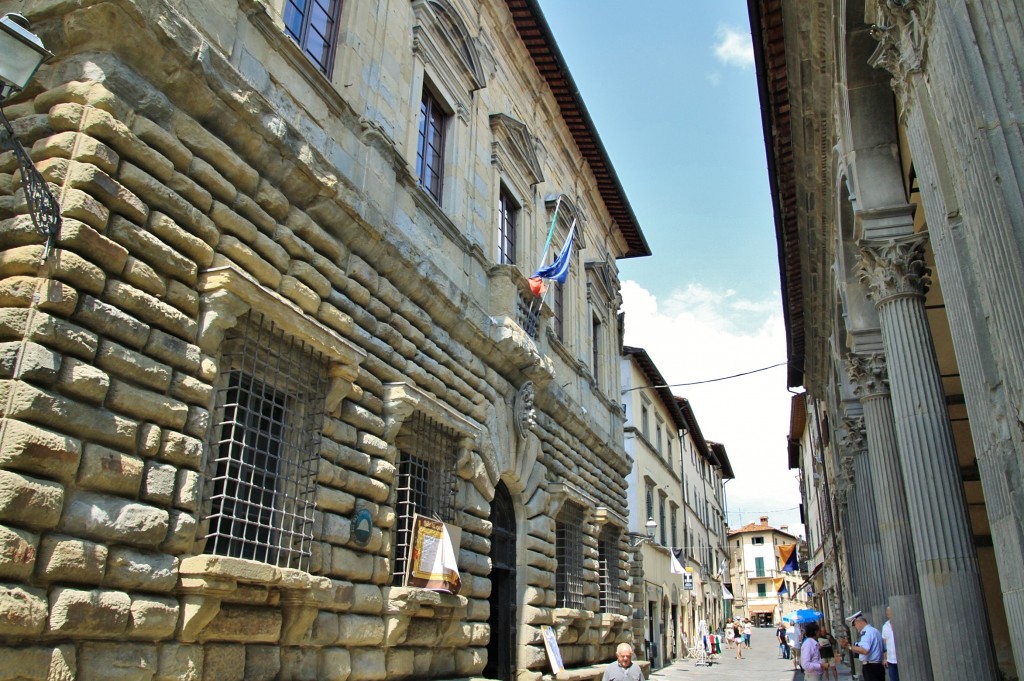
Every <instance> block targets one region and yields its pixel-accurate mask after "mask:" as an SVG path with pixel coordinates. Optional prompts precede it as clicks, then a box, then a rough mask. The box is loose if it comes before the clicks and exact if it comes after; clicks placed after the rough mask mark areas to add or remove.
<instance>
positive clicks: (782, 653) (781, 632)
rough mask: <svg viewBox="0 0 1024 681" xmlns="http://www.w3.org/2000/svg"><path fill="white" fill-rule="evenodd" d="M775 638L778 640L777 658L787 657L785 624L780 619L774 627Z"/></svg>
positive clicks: (787, 646)
mask: <svg viewBox="0 0 1024 681" xmlns="http://www.w3.org/2000/svg"><path fill="white" fill-rule="evenodd" d="M775 638H777V639H778V640H779V658H780V659H783V660H788V659H789V642H788V641H787V640H786V626H785V625H784V624H783V623H782V621H781V620H780V621H779V623H778V624H777V625H776V628H775Z"/></svg>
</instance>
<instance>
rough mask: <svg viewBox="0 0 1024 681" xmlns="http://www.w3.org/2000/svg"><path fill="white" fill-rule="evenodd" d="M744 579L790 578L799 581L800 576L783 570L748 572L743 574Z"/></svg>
mask: <svg viewBox="0 0 1024 681" xmlns="http://www.w3.org/2000/svg"><path fill="white" fill-rule="evenodd" d="M740 574H742V575H743V576H744V577H746V578H747V579H748V580H750V579H775V578H777V577H789V578H791V579H799V577H800V575H799V574H797V573H796V572H783V571H782V570H747V571H746V572H741V573H740Z"/></svg>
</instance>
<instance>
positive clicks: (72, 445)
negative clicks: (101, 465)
mask: <svg viewBox="0 0 1024 681" xmlns="http://www.w3.org/2000/svg"><path fill="white" fill-rule="evenodd" d="M66 368H67V367H66V366H65V369H66ZM5 429H6V431H5V433H4V438H3V440H2V442H0V468H6V469H13V470H17V471H21V472H24V473H30V474H32V475H38V476H41V477H44V478H51V479H54V480H58V481H60V482H64V483H67V482H70V481H71V480H74V476H75V471H77V470H78V464H79V460H80V459H81V456H82V451H81V443H80V442H79V441H78V440H77V439H75V438H72V437H68V436H67V435H64V434H62V433H56V432H54V431H52V430H46V429H45V428H40V427H38V426H34V425H32V424H29V423H25V422H24V421H15V420H13V419H8V420H7V422H6V424H5Z"/></svg>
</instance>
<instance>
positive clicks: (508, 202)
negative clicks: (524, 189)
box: [498, 187, 519, 265]
mask: <svg viewBox="0 0 1024 681" xmlns="http://www.w3.org/2000/svg"><path fill="white" fill-rule="evenodd" d="M498 213H499V214H500V224H499V225H498V262H499V263H501V264H502V265H514V264H515V263H516V226H517V225H516V223H517V222H518V220H519V206H518V205H517V204H516V202H515V200H513V198H512V196H511V195H510V194H509V193H508V191H507V190H506V189H505V188H504V187H502V188H501V192H500V193H499V195H498Z"/></svg>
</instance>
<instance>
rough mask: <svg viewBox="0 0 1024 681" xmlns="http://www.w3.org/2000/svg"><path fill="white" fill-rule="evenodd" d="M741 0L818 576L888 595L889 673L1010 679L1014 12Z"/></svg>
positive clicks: (1018, 616) (1020, 153)
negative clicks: (832, 541)
mask: <svg viewBox="0 0 1024 681" xmlns="http://www.w3.org/2000/svg"><path fill="white" fill-rule="evenodd" d="M749 8H750V17H751V26H752V29H753V36H754V41H755V58H756V60H757V64H758V68H759V85H760V88H761V98H762V105H763V107H762V110H763V112H764V129H765V137H766V147H767V153H768V161H769V168H770V177H771V186H772V194H773V200H774V207H775V219H776V231H777V235H778V243H779V250H780V252H779V262H780V269H781V277H782V287H783V301H784V305H785V316H786V324H787V334H788V346H789V349H788V352H789V361H790V367H789V377H788V383H789V386H790V387H796V386H803V387H804V388H805V389H806V391H807V403H806V405H805V407H806V415H807V418H808V422H807V424H806V426H807V427H806V431H807V433H808V434H809V435H807V436H802V437H799V438H796V442H797V443H799V444H797V445H796V446H797V447H809V448H810V449H811V451H810V452H809V453H808V454H809V455H808V456H800V457H798V458H799V459H800V460H802V461H803V462H804V464H803V465H804V466H805V468H804V469H803V474H804V476H805V478H804V479H805V481H807V480H808V478H809V479H811V480H812V481H813V480H815V477H814V474H815V471H816V470H817V469H816V468H815V466H813V465H811V464H812V463H813V464H818V461H817V460H818V459H819V458H820V460H821V461H820V464H818V466H819V467H820V471H819V472H821V473H822V474H821V476H820V477H819V480H820V481H821V482H824V481H828V480H830V479H831V482H832V483H833V484H834V487H833V489H832V494H831V495H830V497H829V499H828V501H829V504H830V508H828V509H825V508H823V507H821V508H819V513H824V514H825V515H826V516H827V517H828V516H830V517H831V527H832V528H834V529H835V530H836V538H837V540H838V541H837V542H836V545H837V546H838V545H841V544H843V543H845V544H846V550H845V551H844V552H843V553H844V555H845V556H846V560H847V562H848V565H847V566H846V567H845V568H843V569H842V570H839V571H837V573H836V575H835V576H833V577H832V578H833V579H836V578H837V579H836V581H835V582H834V583H835V585H836V586H837V587H838V586H840V583H841V587H842V588H843V589H846V590H847V593H846V599H845V600H846V602H847V603H849V606H848V607H849V609H856V610H863V611H865V612H870V613H872V619H873V621H874V622H875V623H876V624H877V623H878V622H879V621H880V619H881V618H882V617H884V610H885V607H886V606H889V607H891V609H892V613H893V614H892V620H893V626H894V629H895V631H896V632H897V636H899V637H900V651H899V654H900V673H901V676H902V677H903V678H905V679H922V680H923V679H938V680H945V679H961V678H968V677H970V678H986V679H994V678H999V677H1003V678H1017V677H1018V675H1019V671H1020V669H1021V668H1022V663H1024V643H1022V641H1024V589H1022V588H1021V583H1022V581H1024V572H1022V569H1021V565H1022V564H1024V560H1022V559H1024V533H1022V527H1024V522H1022V520H1024V511H1022V507H1021V505H1020V504H1019V503H1017V502H1016V499H1017V496H1018V495H1019V485H1017V484H1016V483H1015V482H1014V481H1016V480H1018V479H1019V478H1020V471H1021V465H1022V464H1021V462H1022V461H1024V436H1022V429H1021V428H1019V427H1018V426H1017V425H1016V424H1018V423H1019V421H1020V417H1019V413H1020V404H1021V399H1020V394H1021V392H1022V389H1024V378H1022V375H1021V370H1020V367H1021V366H1024V363H1022V362H1021V356H1022V355H1024V343H1022V341H1021V338H1022V334H1021V332H1020V327H1021V325H1022V321H1024V310H1022V308H1021V305H1022V302H1021V301H1022V300H1024V295H1022V294H1024V281H1022V276H1024V274H1022V273H1024V267H1022V262H1024V249H1022V244H1024V236H1022V235H1024V211H1022V210H1021V208H1020V207H1021V205H1022V204H1024V179H1022V177H1024V176H1022V173H1021V171H1020V168H1021V165H1022V163H1024V142H1022V139H1021V136H1020V130H1019V120H1020V117H1021V115H1022V113H1024V89H1022V88H1021V86H1020V78H1019V74H1020V73H1021V71H1022V64H1021V50H1022V46H1024V22H1022V21H1021V15H1020V8H1019V3H1014V2H998V1H997V2H991V3H976V2H967V1H954V2H945V3H935V2H923V1H918V0H909V1H900V2H895V1H889V2H881V1H878V0H858V1H856V2H847V3H835V2H830V3H815V4H813V5H807V4H806V3H799V2H789V1H787V0H751V1H750V2H749ZM815 484H818V483H815ZM806 493H807V489H806V488H805V494H806ZM826 511H827V512H826ZM815 522H816V521H813V520H812V521H811V523H812V524H814V523H815ZM825 527H828V525H827V524H826V525H825ZM843 571H848V577H849V578H848V579H842V573H843ZM949 622H956V623H957V625H956V627H950V626H949V625H948V623H949ZM964 631H969V632H978V633H979V634H980V635H977V636H967V637H963V636H961V635H960V633H961V632H964Z"/></svg>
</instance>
